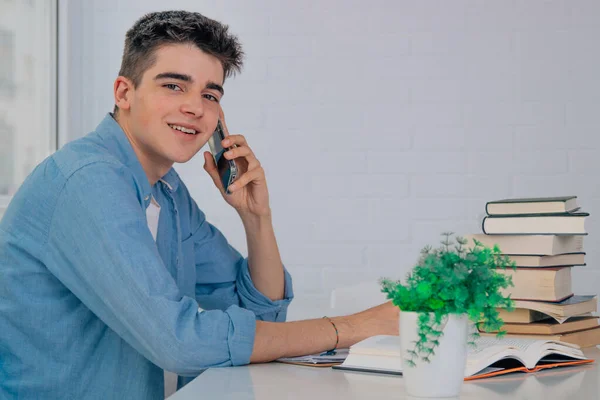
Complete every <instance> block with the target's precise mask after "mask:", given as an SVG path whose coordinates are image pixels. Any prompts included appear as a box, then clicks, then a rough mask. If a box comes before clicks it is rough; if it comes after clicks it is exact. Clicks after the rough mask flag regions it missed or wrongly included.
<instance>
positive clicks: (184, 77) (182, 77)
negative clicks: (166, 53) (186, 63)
mask: <svg viewBox="0 0 600 400" xmlns="http://www.w3.org/2000/svg"><path fill="white" fill-rule="evenodd" d="M160 79H177V80H178V81H184V82H194V80H193V79H192V77H191V76H190V75H186V74H180V73H177V72H163V73H160V74H158V75H156V76H155V77H154V80H155V81H158V80H160Z"/></svg>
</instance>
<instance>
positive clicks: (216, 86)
mask: <svg viewBox="0 0 600 400" xmlns="http://www.w3.org/2000/svg"><path fill="white" fill-rule="evenodd" d="M206 88H207V89H213V90H216V91H218V92H221V96H223V95H225V89H223V86H221V85H219V84H218V83H215V82H208V83H207V84H206Z"/></svg>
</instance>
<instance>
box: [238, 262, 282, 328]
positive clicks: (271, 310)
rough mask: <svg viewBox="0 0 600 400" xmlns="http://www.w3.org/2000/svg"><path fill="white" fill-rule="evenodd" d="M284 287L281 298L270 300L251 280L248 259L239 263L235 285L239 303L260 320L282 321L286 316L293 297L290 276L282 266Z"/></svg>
mask: <svg viewBox="0 0 600 400" xmlns="http://www.w3.org/2000/svg"><path fill="white" fill-rule="evenodd" d="M283 272H284V276H285V289H284V295H283V299H281V300H275V301H273V300H271V299H269V298H268V297H267V296H265V295H264V294H262V292H260V291H259V290H258V289H257V288H256V287H255V286H254V283H253V282H252V278H251V277H250V271H249V269H248V259H244V260H243V262H242V263H241V267H240V272H239V274H238V277H237V281H236V285H237V289H238V294H239V296H240V305H241V306H242V307H244V308H246V309H248V310H251V311H252V312H254V314H256V318H257V319H260V320H262V321H274V322H283V321H285V319H286V316H287V309H288V306H289V305H290V302H291V301H292V299H293V298H294V293H293V289H292V277H291V275H290V274H289V272H288V271H287V270H286V269H285V267H284V271H283Z"/></svg>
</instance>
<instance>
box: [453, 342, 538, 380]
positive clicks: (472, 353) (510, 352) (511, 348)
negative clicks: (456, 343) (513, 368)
mask: <svg viewBox="0 0 600 400" xmlns="http://www.w3.org/2000/svg"><path fill="white" fill-rule="evenodd" d="M541 343H542V342H540V341H536V340H528V339H517V338H502V339H498V338H496V337H479V338H477V339H476V340H475V347H473V346H469V348H468V354H467V366H466V368H465V376H471V375H475V374H477V373H478V372H480V371H481V370H483V369H484V368H487V367H489V366H490V365H492V364H494V363H495V362H497V361H500V360H502V359H504V358H512V359H515V360H517V361H519V362H520V363H521V364H523V365H524V366H526V367H528V364H529V365H531V362H528V361H529V360H528V357H527V355H526V353H527V351H528V349H530V348H535V347H537V348H538V349H539V346H540V344H541ZM534 352H539V350H537V351H536V350H534ZM534 362H535V361H534ZM528 368H529V367H528Z"/></svg>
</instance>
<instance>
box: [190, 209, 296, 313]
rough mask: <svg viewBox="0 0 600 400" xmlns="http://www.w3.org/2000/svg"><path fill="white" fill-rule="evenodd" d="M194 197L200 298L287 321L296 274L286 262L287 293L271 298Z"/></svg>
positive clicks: (207, 305)
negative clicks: (263, 290)
mask: <svg viewBox="0 0 600 400" xmlns="http://www.w3.org/2000/svg"><path fill="white" fill-rule="evenodd" d="M189 201H190V205H189V207H190V212H191V221H192V222H191V226H192V228H193V235H192V237H191V239H190V240H193V243H194V257H195V264H196V288H195V291H196V300H197V301H198V304H199V305H200V307H202V308H203V309H206V310H211V309H220V310H224V309H226V308H227V307H229V306H231V305H232V304H235V305H238V306H240V307H242V308H244V309H247V310H250V311H252V312H253V313H254V315H255V316H256V319H258V320H261V321H271V322H283V321H285V319H286V316H287V309H288V306H289V304H290V303H291V301H292V300H293V298H294V291H293V284H292V277H291V275H290V274H289V272H288V271H287V269H286V268H285V266H284V268H283V269H284V277H285V280H284V285H285V288H284V297H283V299H281V300H275V301H273V300H271V299H269V298H268V297H267V296H265V295H264V294H263V293H261V292H260V291H259V290H258V289H256V287H255V286H254V283H253V282H252V278H251V276H250V272H249V270H248V259H247V258H244V257H243V256H242V255H241V254H240V253H239V252H238V251H237V250H236V249H235V248H234V247H233V246H231V245H230V244H229V243H228V241H227V239H226V238H225V236H224V235H223V234H222V233H221V231H219V229H217V228H216V227H215V226H214V225H212V224H211V223H209V222H208V221H207V220H206V217H205V215H204V213H203V212H202V211H201V210H200V209H199V208H198V206H197V205H196V204H195V203H194V202H193V200H191V199H190V200H189Z"/></svg>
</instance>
